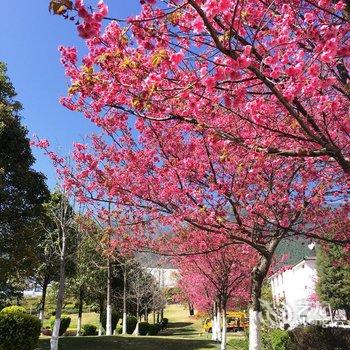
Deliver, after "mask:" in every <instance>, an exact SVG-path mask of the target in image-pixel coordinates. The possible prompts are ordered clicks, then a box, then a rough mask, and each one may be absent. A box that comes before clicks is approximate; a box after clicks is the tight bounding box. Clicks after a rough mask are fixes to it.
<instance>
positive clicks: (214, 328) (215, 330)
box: [211, 301, 218, 341]
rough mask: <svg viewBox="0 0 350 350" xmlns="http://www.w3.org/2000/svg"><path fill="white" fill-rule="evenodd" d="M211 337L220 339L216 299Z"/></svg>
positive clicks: (215, 339)
mask: <svg viewBox="0 0 350 350" xmlns="http://www.w3.org/2000/svg"><path fill="white" fill-rule="evenodd" d="M211 333H212V334H211V339H212V340H214V341H217V340H218V329H217V320H216V301H215V302H214V307H213V318H212V322H211Z"/></svg>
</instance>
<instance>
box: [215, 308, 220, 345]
mask: <svg viewBox="0 0 350 350" xmlns="http://www.w3.org/2000/svg"><path fill="white" fill-rule="evenodd" d="M216 332H217V336H218V339H217V341H218V342H221V311H220V303H219V302H218V303H217V307H216Z"/></svg>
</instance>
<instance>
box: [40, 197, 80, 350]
mask: <svg viewBox="0 0 350 350" xmlns="http://www.w3.org/2000/svg"><path fill="white" fill-rule="evenodd" d="M46 210H47V213H48V215H49V216H50V217H51V218H52V222H53V223H54V226H52V227H51V230H48V231H47V233H48V235H51V236H52V241H53V242H55V243H56V250H57V253H58V256H59V278H58V292H57V299H56V314H55V322H54V327H53V330H52V336H51V340H50V345H51V350H57V349H58V336H59V329H60V324H61V314H62V308H63V301H64V293H65V283H66V277H67V267H68V264H67V263H68V258H69V255H70V254H71V253H72V251H70V250H71V249H70V248H71V247H74V246H75V244H74V241H76V237H77V230H76V223H75V213H74V210H73V207H72V206H71V205H70V203H69V198H68V196H67V195H66V193H64V192H56V193H54V194H53V195H52V196H51V201H50V202H49V203H48V204H47V205H46Z"/></svg>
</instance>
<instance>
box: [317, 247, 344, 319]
mask: <svg viewBox="0 0 350 350" xmlns="http://www.w3.org/2000/svg"><path fill="white" fill-rule="evenodd" d="M316 263H317V274H318V282H317V294H318V296H319V298H320V300H321V301H322V302H325V303H327V304H329V305H330V306H331V307H332V308H333V309H334V310H337V309H338V310H339V309H342V310H345V312H346V316H347V319H350V263H349V260H348V259H346V256H345V253H344V250H343V249H342V247H339V246H336V245H329V246H328V247H326V248H322V247H320V248H319V249H318V251H317V260H316Z"/></svg>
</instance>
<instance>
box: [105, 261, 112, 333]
mask: <svg viewBox="0 0 350 350" xmlns="http://www.w3.org/2000/svg"><path fill="white" fill-rule="evenodd" d="M111 292H112V288H111V262H110V259H108V261H107V307H106V335H112V334H113V330H112V305H111Z"/></svg>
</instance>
